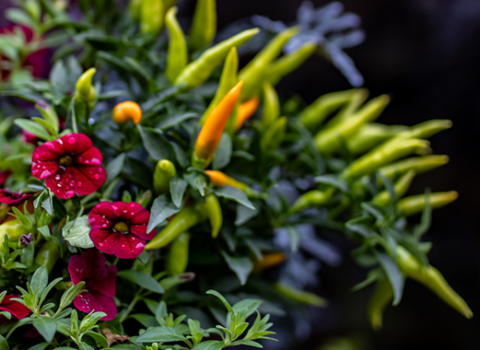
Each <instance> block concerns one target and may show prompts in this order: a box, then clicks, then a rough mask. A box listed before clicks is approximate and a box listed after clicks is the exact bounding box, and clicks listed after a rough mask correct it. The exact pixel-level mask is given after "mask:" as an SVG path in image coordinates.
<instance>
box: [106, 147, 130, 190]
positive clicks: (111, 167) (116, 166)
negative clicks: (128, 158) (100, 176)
mask: <svg viewBox="0 0 480 350" xmlns="http://www.w3.org/2000/svg"><path fill="white" fill-rule="evenodd" d="M124 163H125V153H122V154H120V155H119V156H118V157H117V158H115V159H114V160H112V161H111V162H109V163H108V166H107V169H106V171H107V178H106V180H105V184H108V183H110V181H112V180H113V179H115V178H116V177H117V176H118V175H119V174H120V172H121V171H122V168H123V164H124Z"/></svg>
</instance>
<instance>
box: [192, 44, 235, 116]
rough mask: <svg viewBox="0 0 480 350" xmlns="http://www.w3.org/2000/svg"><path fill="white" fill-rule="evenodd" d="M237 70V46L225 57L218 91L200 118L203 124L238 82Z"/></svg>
mask: <svg viewBox="0 0 480 350" xmlns="http://www.w3.org/2000/svg"><path fill="white" fill-rule="evenodd" d="M237 71H238V55H237V48H235V47H232V48H231V49H230V52H229V53H228V56H227V58H226V59H225V64H224V65H223V70H222V75H221V77H220V82H219V84H218V89H217V92H216V93H215V96H214V97H213V99H212V102H210V104H209V105H208V107H207V109H206V110H205V113H203V116H202V119H200V124H201V125H203V124H204V123H205V120H207V117H208V115H209V114H210V112H211V111H212V110H213V109H214V108H215V107H216V106H217V105H218V103H219V102H220V101H221V100H222V98H224V97H225V95H226V94H227V93H228V92H229V91H230V90H231V89H232V88H233V87H234V86H235V85H236V84H237V83H238V78H237Z"/></svg>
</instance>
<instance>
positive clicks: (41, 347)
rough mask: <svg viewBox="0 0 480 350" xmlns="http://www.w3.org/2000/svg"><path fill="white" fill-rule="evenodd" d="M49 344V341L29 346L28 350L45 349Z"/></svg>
mask: <svg viewBox="0 0 480 350" xmlns="http://www.w3.org/2000/svg"><path fill="white" fill-rule="evenodd" d="M49 345H50V344H49V343H40V344H37V345H34V346H31V347H29V348H28V350H45V349H46V348H47V347H48V346H49ZM0 349H1V348H0Z"/></svg>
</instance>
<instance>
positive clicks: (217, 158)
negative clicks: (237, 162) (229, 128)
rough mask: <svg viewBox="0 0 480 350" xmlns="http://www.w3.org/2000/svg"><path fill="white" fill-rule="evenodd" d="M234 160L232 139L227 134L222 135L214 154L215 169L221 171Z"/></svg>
mask: <svg viewBox="0 0 480 350" xmlns="http://www.w3.org/2000/svg"><path fill="white" fill-rule="evenodd" d="M231 158H232V139H231V138H230V136H228V134H227V133H224V134H223V135H222V138H221V139H220V143H219V144H218V147H217V150H216V151H215V153H214V154H213V163H212V166H213V169H215V170H219V169H222V168H223V167H225V166H226V165H228V163H230V159H231Z"/></svg>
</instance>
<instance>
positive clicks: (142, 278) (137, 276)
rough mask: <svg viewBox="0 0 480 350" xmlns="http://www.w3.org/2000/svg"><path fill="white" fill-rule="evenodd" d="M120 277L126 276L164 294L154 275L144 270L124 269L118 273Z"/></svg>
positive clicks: (136, 282)
mask: <svg viewBox="0 0 480 350" xmlns="http://www.w3.org/2000/svg"><path fill="white" fill-rule="evenodd" d="M118 276H119V277H122V278H125V279H127V280H129V281H131V282H133V283H135V284H138V285H139V286H140V287H142V288H145V289H148V290H150V291H152V292H155V293H159V294H162V293H163V288H162V286H161V285H160V283H158V282H157V281H156V280H155V279H154V278H153V277H152V276H150V275H148V274H147V273H145V272H143V271H134V270H124V271H120V272H119V273H118Z"/></svg>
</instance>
